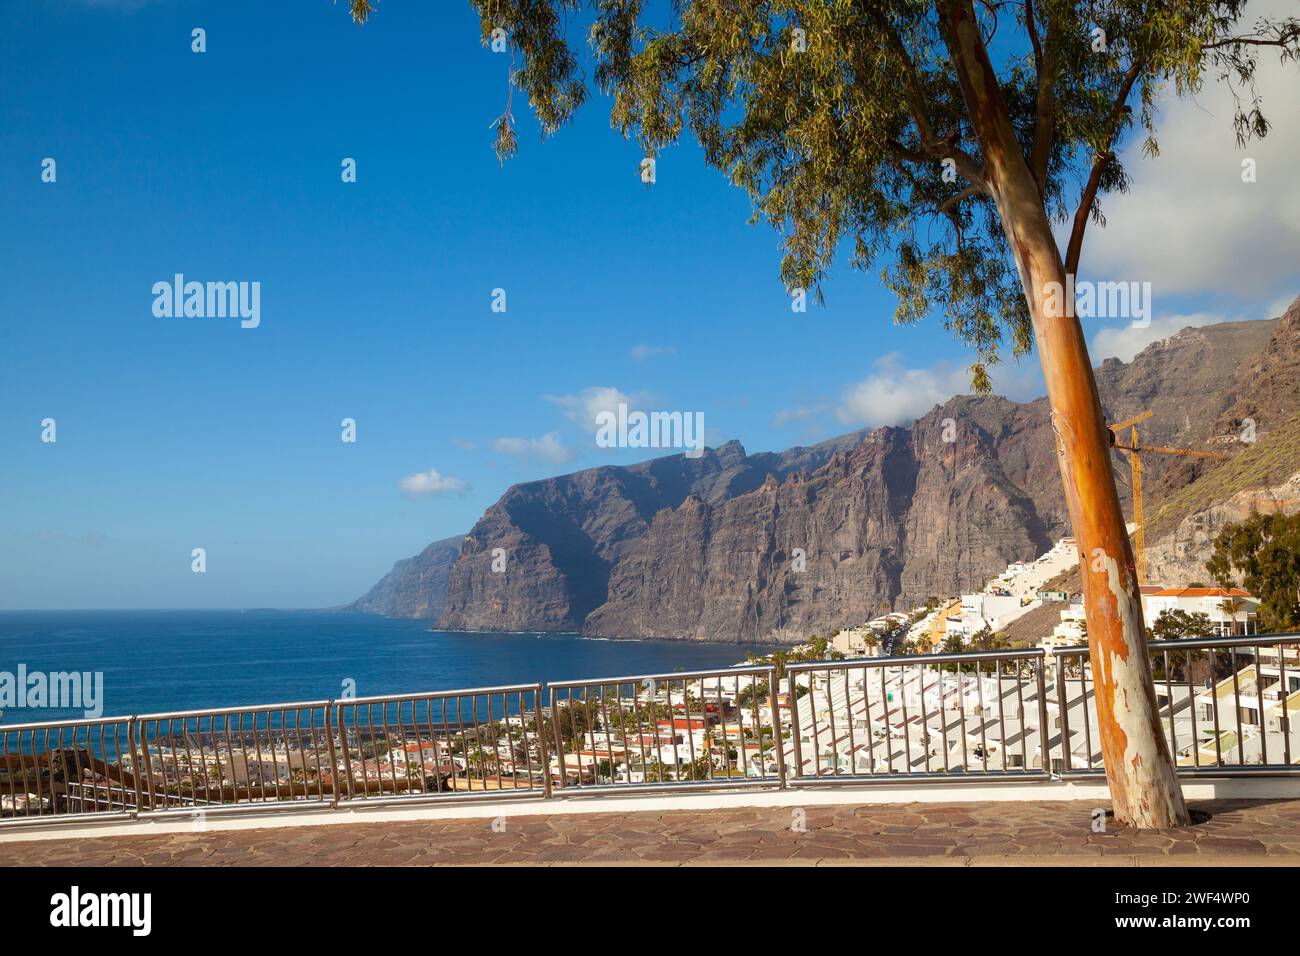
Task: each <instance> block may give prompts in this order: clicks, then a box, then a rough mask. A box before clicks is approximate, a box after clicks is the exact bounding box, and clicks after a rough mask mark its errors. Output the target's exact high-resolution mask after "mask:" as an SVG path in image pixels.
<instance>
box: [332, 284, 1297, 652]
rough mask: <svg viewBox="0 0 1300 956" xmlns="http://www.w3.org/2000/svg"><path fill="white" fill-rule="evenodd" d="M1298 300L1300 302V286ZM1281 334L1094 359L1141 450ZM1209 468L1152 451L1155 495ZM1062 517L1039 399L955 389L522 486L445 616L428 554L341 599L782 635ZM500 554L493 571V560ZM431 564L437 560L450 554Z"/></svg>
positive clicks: (448, 620)
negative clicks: (840, 429) (885, 414)
mask: <svg viewBox="0 0 1300 956" xmlns="http://www.w3.org/2000/svg"><path fill="white" fill-rule="evenodd" d="M1292 312H1296V314H1297V316H1300V299H1298V300H1297V303H1296V305H1293V306H1292V309H1291V310H1288V313H1287V315H1288V316H1290V315H1291V313H1292ZM1285 327H1286V326H1285V322H1284V320H1278V319H1271V320H1261V321H1254V322H1235V323H1220V324H1218V325H1213V326H1201V327H1197V328H1188V329H1184V330H1182V331H1180V332H1178V333H1177V334H1175V335H1173V336H1170V337H1169V338H1166V339H1163V340H1160V341H1158V342H1154V343H1151V344H1150V345H1148V346H1147V347H1146V348H1145V349H1143V350H1142V352H1140V353H1138V355H1136V356H1135V357H1134V358H1133V360H1132V361H1131V362H1121V361H1119V360H1118V359H1107V360H1106V361H1104V362H1102V364H1101V365H1100V366H1099V367H1098V368H1097V370H1096V374H1097V380H1098V387H1099V390H1100V392H1101V395H1102V400H1103V406H1104V409H1105V411H1106V413H1107V415H1108V420H1110V421H1115V420H1119V419H1122V418H1127V417H1129V416H1131V415H1133V414H1136V413H1138V412H1140V411H1144V410H1147V409H1148V408H1149V409H1151V410H1152V411H1154V412H1155V415H1154V416H1153V417H1152V418H1151V419H1150V420H1148V421H1147V422H1145V423H1143V425H1142V426H1141V427H1142V435H1143V441H1144V442H1145V443H1148V444H1177V445H1184V446H1188V447H1197V446H1204V445H1205V444H1206V443H1207V442H1211V441H1215V440H1224V439H1225V437H1227V436H1225V435H1224V434H1223V432H1224V429H1225V428H1226V424H1225V423H1230V422H1231V421H1232V416H1233V413H1234V411H1235V410H1237V409H1238V408H1239V407H1241V405H1242V402H1243V401H1244V400H1246V399H1248V398H1249V396H1250V394H1251V392H1252V389H1251V388H1250V386H1249V384H1248V383H1240V384H1238V382H1237V379H1238V376H1237V374H1236V373H1237V371H1238V370H1246V369H1250V368H1255V367H1258V366H1259V363H1260V362H1261V361H1265V360H1268V356H1270V355H1273V356H1274V357H1273V358H1272V359H1271V361H1273V362H1274V363H1277V362H1281V363H1284V364H1285V363H1286V362H1287V361H1289V358H1290V356H1289V354H1288V351H1287V347H1286V345H1285V344H1283V345H1282V346H1279V345H1278V343H1277V338H1278V334H1279V329H1284V328H1285ZM1270 350H1272V351H1270ZM1279 356H1280V357H1279ZM1261 357H1262V358H1261ZM1252 363H1253V364H1252ZM948 439H951V440H948ZM1113 465H1114V467H1115V469H1116V475H1117V483H1118V484H1119V485H1120V489H1121V497H1122V498H1124V500H1125V501H1127V497H1128V494H1127V482H1128V475H1127V467H1126V465H1125V463H1124V461H1123V460H1122V459H1121V458H1120V456H1119V455H1116V456H1114V461H1113ZM1210 465H1211V466H1212V465H1213V463H1210ZM1206 470H1207V466H1206V465H1205V464H1203V463H1195V464H1193V465H1191V466H1189V465H1188V464H1187V460H1185V459H1156V458H1155V457H1154V456H1152V458H1151V464H1150V466H1149V467H1148V469H1147V474H1148V482H1149V484H1148V489H1149V490H1148V493H1147V494H1148V501H1150V500H1153V498H1154V496H1156V495H1163V494H1165V493H1167V492H1168V491H1169V490H1170V489H1177V488H1182V487H1185V486H1186V485H1188V484H1190V483H1192V482H1194V481H1196V480H1197V479H1198V478H1199V477H1201V475H1202V474H1204V473H1205V472H1206ZM1126 507H1127V505H1126ZM1068 528H1069V522H1068V516H1067V514H1066V511H1065V505H1064V500H1063V496H1062V495H1061V491H1060V476H1059V472H1058V468H1057V463H1056V459H1055V452H1054V437H1053V435H1052V432H1051V427H1050V422H1049V416H1048V408H1047V401H1046V399H1045V398H1038V399H1035V400H1033V401H1030V402H1024V403H1018V402H1013V401H1011V400H1009V399H1006V398H1003V397H1001V396H992V395H990V396H971V395H965V396H955V397H953V398H951V399H949V400H948V401H947V402H945V403H943V404H942V405H937V406H935V407H934V408H933V409H931V411H929V412H927V413H926V414H925V415H923V416H921V418H919V419H917V420H916V421H915V422H913V423H912V424H911V425H909V426H906V427H883V428H876V429H862V430H859V431H855V432H851V433H848V434H846V435H841V436H837V437H835V438H832V439H828V440H827V441H825V442H821V443H819V444H817V445H813V446H798V447H795V448H790V449H787V450H785V451H781V452H759V453H755V454H753V455H750V454H748V453H746V452H745V450H744V447H743V446H742V445H741V444H740V443H739V442H738V441H734V440H733V441H730V442H727V443H725V444H723V445H721V446H719V447H718V448H716V449H708V450H706V451H705V453H704V455H702V456H701V457H700V458H698V459H687V458H685V457H684V456H682V455H670V456H665V457H661V458H656V459H651V460H649V461H645V462H640V463H637V464H634V465H628V466H616V465H601V466H597V467H595V468H590V469H585V470H583V471H579V472H574V473H572V474H568V475H562V476H557V477H555V478H548V479H541V480H538V481H531V482H524V483H520V484H517V485H513V486H511V487H510V488H509V489H507V490H506V492H505V493H504V494H503V495H502V496H501V498H500V499H499V500H498V501H497V502H496V503H494V504H493V505H492V506H491V507H489V508H488V509H487V510H486V511H485V512H484V514H483V516H482V517H481V518H480V519H479V521H478V522H477V523H476V524H475V526H474V528H473V529H471V531H470V532H469V533H468V534H467V535H465V537H464V539H463V542H462V546H461V547H460V549H459V553H458V554H457V555H456V556H455V558H454V560H452V561H451V562H450V564H449V566H447V567H446V590H445V593H444V595H443V604H442V608H441V611H440V613H433V609H434V607H435V606H436V604H437V600H436V598H437V596H436V595H433V594H425V595H423V596H412V595H411V594H408V593H406V592H407V591H408V590H409V589H410V588H412V587H415V588H416V589H417V590H418V588H421V587H423V588H425V589H428V588H431V587H436V585H437V583H438V580H439V578H438V575H437V574H428V575H426V576H425V577H424V578H420V577H419V575H417V574H415V573H414V572H415V569H416V567H418V565H419V564H420V563H421V561H420V559H422V558H423V557H424V555H425V553H426V552H428V551H429V549H426V552H422V554H421V555H419V556H416V557H415V558H409V559H406V562H414V565H412V564H409V563H408V564H404V563H403V562H398V565H396V566H395V567H394V571H393V572H390V575H387V576H385V579H383V580H381V582H380V583H379V584H377V585H376V586H375V588H372V589H371V592H369V593H368V595H367V598H369V599H370V600H369V601H368V602H367V601H366V598H363V599H362V600H361V601H358V602H356V604H354V605H353V607H354V608H355V609H361V610H378V611H380V612H381V613H397V614H399V615H401V616H420V617H428V618H429V619H431V620H435V621H436V622H437V626H439V627H440V628H443V629H447V630H465V631H529V630H534V631H556V632H558V631H581V632H583V633H586V634H588V635H591V636H599V637H611V638H618V637H622V638H677V639H687V640H723V641H737V642H752V641H762V642H774V643H790V642H796V641H801V640H804V639H806V638H807V636H808V634H810V633H813V632H817V631H821V632H825V631H826V630H830V629H834V628H836V627H839V626H842V625H844V624H848V623H854V622H857V621H860V620H862V619H864V618H865V617H869V616H874V614H875V613H878V611H879V610H880V608H881V607H883V606H886V605H888V606H893V605H895V604H896V603H898V604H909V605H910V604H911V603H915V602H917V601H921V600H924V599H925V598H926V597H928V596H930V595H931V594H951V593H958V592H959V591H960V590H962V589H969V588H974V587H978V586H980V585H982V584H983V582H984V580H986V579H987V577H989V576H990V575H992V574H994V573H997V572H998V571H1000V570H1002V568H1003V567H1005V565H1006V564H1007V563H1008V562H1009V561H1014V560H1025V559H1029V558H1033V557H1035V556H1036V555H1037V554H1039V553H1041V552H1042V551H1043V550H1045V549H1046V547H1047V546H1049V545H1050V542H1051V541H1052V540H1053V539H1054V538H1056V537H1059V536H1061V535H1064V534H1068V533H1069V530H1068ZM435 544H439V545H445V544H446V542H435ZM433 547H434V546H433V545H431V546H430V548H433ZM796 548H799V549H801V550H802V552H803V554H802V559H801V560H799V561H796V555H795V549H796ZM496 549H502V550H501V551H500V552H497V551H496ZM494 553H496V554H498V555H504V557H505V569H504V570H496V571H494V570H493V562H492V558H493V555H494ZM430 557H431V558H432V559H437V560H440V561H442V562H443V564H445V563H446V558H447V554H446V552H445V551H444V552H439V553H438V554H435V555H431V556H430ZM498 565H499V562H498ZM399 568H400V569H401V573H400V574H398V572H399ZM797 568H798V569H797ZM393 575H397V576H398V577H397V579H394V580H391V581H390V580H389V578H390V577H392V576H393ZM385 582H387V584H385ZM376 592H379V593H378V594H377V595H376ZM363 602H366V606H364V607H362V606H361V605H362V604H363ZM385 608H387V609H385ZM413 609H423V610H424V613H410V612H411V611H412V610H413Z"/></svg>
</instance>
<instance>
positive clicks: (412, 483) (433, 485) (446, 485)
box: [397, 468, 469, 496]
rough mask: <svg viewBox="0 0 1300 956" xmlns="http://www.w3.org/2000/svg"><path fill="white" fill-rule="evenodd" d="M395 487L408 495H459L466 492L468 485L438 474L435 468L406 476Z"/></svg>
mask: <svg viewBox="0 0 1300 956" xmlns="http://www.w3.org/2000/svg"><path fill="white" fill-rule="evenodd" d="M397 486H398V487H399V488H401V489H402V491H404V492H406V493H407V494H408V495H412V496H416V495H459V494H462V493H464V492H465V491H466V490H468V488H469V485H467V484H465V482H464V481H462V480H461V479H460V478H453V477H452V476H451V475H443V474H440V473H439V471H438V469H437V468H430V469H429V470H428V471H421V472H419V473H417V474H414V475H407V476H406V477H405V478H403V479H402V480H401V481H399V482H398V483H397Z"/></svg>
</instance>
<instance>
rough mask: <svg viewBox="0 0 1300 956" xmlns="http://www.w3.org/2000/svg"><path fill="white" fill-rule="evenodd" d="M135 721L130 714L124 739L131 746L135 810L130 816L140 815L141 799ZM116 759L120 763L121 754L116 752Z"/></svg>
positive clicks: (133, 716)
mask: <svg viewBox="0 0 1300 956" xmlns="http://www.w3.org/2000/svg"><path fill="white" fill-rule="evenodd" d="M135 723H136V721H135V715H134V714H132V715H131V717H130V718H128V720H127V722H126V741H127V746H128V747H130V748H131V777H132V778H133V779H134V780H135V812H134V813H132V814H131V816H132V817H137V816H139V815H140V802H141V800H142V799H143V796H142V794H141V790H140V754H139V753H138V752H137V751H136V748H135ZM117 759H118V762H119V764H120V763H121V760H122V755H121V754H118V756H117ZM121 769H122V768H121V766H119V767H118V770H119V771H120V770H121ZM119 776H120V774H119Z"/></svg>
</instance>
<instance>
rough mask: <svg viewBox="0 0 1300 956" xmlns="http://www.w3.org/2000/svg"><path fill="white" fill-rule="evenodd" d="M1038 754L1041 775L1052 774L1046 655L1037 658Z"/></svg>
mask: <svg viewBox="0 0 1300 956" xmlns="http://www.w3.org/2000/svg"><path fill="white" fill-rule="evenodd" d="M1037 670H1038V752H1039V754H1040V758H1039V759H1040V761H1041V763H1042V770H1043V773H1045V774H1047V775H1048V776H1051V774H1052V747H1051V743H1050V740H1051V735H1050V733H1049V731H1050V728H1049V727H1048V726H1047V653H1046V652H1045V651H1044V652H1042V656H1041V657H1039V658H1038V668H1037Z"/></svg>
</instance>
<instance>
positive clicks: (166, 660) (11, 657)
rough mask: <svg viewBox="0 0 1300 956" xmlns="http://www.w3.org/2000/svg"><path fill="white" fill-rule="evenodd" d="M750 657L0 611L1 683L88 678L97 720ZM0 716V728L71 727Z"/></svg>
mask: <svg viewBox="0 0 1300 956" xmlns="http://www.w3.org/2000/svg"><path fill="white" fill-rule="evenodd" d="M769 650H772V648H767V647H763V648H760V647H758V646H755V645H736V644H702V643H696V642H688V641H604V640H586V639H583V638H579V637H577V636H573V635H555V634H465V633H459V632H447V631H431V630H429V622H428V621H404V620H393V619H389V618H384V617H378V616H374V615H369V614H345V613H330V612H318V611H0V672H8V673H10V674H16V672H17V670H18V665H19V664H20V663H21V664H26V665H27V671H28V673H31V672H33V671H45V672H59V671H82V672H84V671H90V672H95V671H101V672H103V675H104V702H103V714H104V716H119V715H121V716H126V715H131V714H142V713H150V712H156V711H169V710H192V709H199V708H208V707H229V706H236V705H244V704H272V703H278V702H289V701H299V700H314V699H326V698H332V697H340V696H342V694H343V689H344V683H343V682H344V681H345V680H348V679H351V680H353V681H355V682H356V689H355V693H356V695H357V696H370V695H374V694H395V693H411V692H419V691H433V690H456V689H459V688H470V687H485V686H494V685H501V684H516V683H533V682H536V681H541V682H544V683H545V682H550V681H561V680H566V679H568V680H572V679H579V678H588V677H618V676H623V675H638V674H659V673H671V672H673V671H675V670H705V669H710V668H715V667H728V666H730V665H732V664H737V663H739V662H741V661H743V660H744V659H745V655H746V653H748V652H756V651H764V652H766V651H769ZM81 716H83V714H82V713H81V712H80V711H73V710H59V709H55V708H39V709H34V708H24V709H17V708H12V707H8V708H4V715H3V718H0V722H3V723H5V724H15V723H23V722H27V721H45V720H59V719H64V718H69V717H81Z"/></svg>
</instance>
